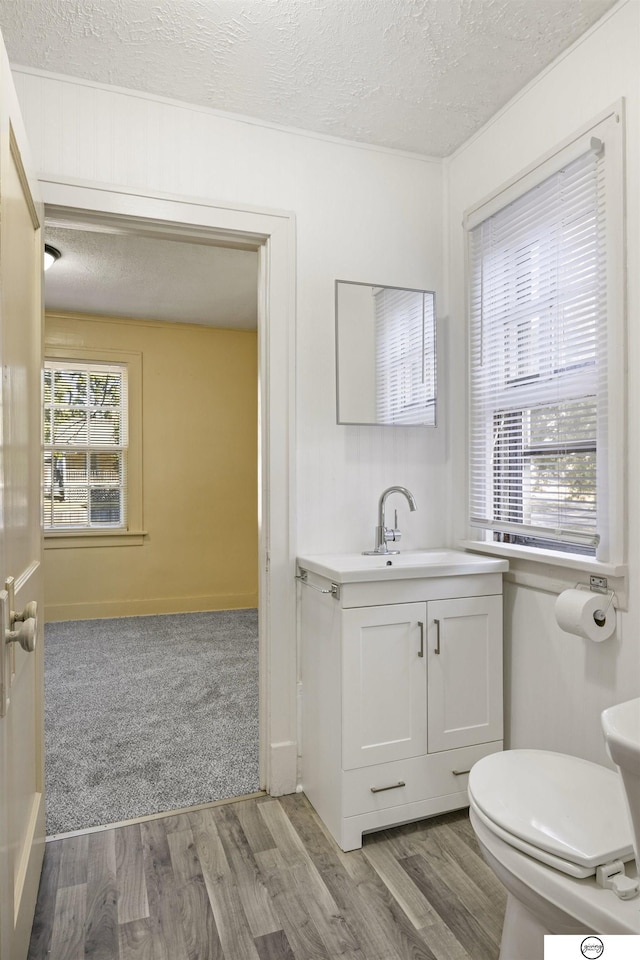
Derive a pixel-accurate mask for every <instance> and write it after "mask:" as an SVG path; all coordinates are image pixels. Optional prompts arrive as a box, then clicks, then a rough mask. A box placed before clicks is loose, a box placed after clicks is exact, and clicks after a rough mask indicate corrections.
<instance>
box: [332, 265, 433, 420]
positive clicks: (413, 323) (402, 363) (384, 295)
mask: <svg viewBox="0 0 640 960" xmlns="http://www.w3.org/2000/svg"><path fill="white" fill-rule="evenodd" d="M336 389H337V412H338V417H337V419H338V423H342V424H384V425H393V424H395V425H399V426H428V427H434V426H435V425H436V310H435V294H434V293H433V292H432V291H431V290H407V289H403V288H401V287H385V286H379V285H375V284H371V283H353V282H350V281H347V280H336Z"/></svg>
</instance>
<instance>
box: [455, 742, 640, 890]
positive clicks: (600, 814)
mask: <svg viewBox="0 0 640 960" xmlns="http://www.w3.org/2000/svg"><path fill="white" fill-rule="evenodd" d="M469 798H470V801H471V803H472V806H473V808H474V810H475V812H476V814H477V815H478V817H479V818H480V819H481V820H482V822H483V823H485V825H486V826H487V828H488V829H490V830H492V831H493V832H494V833H495V834H496V835H497V836H499V837H500V838H501V839H502V840H504V841H505V842H506V843H508V844H510V845H511V846H513V847H515V848H516V849H518V850H521V851H522V852H524V853H526V854H527V855H528V856H530V857H533V858H534V859H536V860H540V861H541V862H542V863H546V864H548V865H549V866H552V867H554V868H555V869H557V870H560V871H562V872H563V873H566V874H569V876H572V877H578V878H583V877H589V876H592V875H593V874H594V873H595V871H596V867H598V866H600V865H601V864H604V863H609V862H611V861H612V860H622V861H623V862H624V861H628V860H632V859H633V858H634V852H633V840H632V833H631V826H630V823H629V817H628V813H627V807H626V801H625V796H624V790H623V788H622V785H621V783H620V780H619V778H618V776H617V774H616V773H614V772H613V771H611V770H608V769H607V768H606V767H602V766H600V765H598V764H595V763H590V762H589V761H587V760H582V759H580V758H578V757H570V756H565V755H564V754H559V753H551V752H548V751H545V750H507V751H504V752H503V753H494V754H491V755H490V756H488V757H484V758H483V759H482V760H480V761H478V763H477V764H475V765H474V766H473V767H472V769H471V773H470V775H469Z"/></svg>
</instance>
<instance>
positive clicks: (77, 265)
mask: <svg viewBox="0 0 640 960" xmlns="http://www.w3.org/2000/svg"><path fill="white" fill-rule="evenodd" d="M45 239H46V241H47V243H50V244H53V246H54V247H57V248H58V249H59V250H60V251H61V253H62V256H61V258H60V259H59V260H58V261H57V262H56V263H54V265H53V266H52V267H51V268H50V269H49V270H47V272H46V273H45V306H46V308H47V310H52V311H55V310H61V311H65V312H69V311H71V312H76V313H89V314H102V315H106V316H115V317H119V316H120V317H139V318H141V319H145V320H148V319H153V320H174V321H179V322H180V321H182V322H190V323H201V324H207V325H210V326H217V327H229V328H232V329H233V328H240V329H255V327H256V322H257V303H258V255H257V253H255V252H254V251H250V250H230V249H227V248H224V247H213V246H210V245H206V244H200V243H186V242H184V243H183V242H178V241H174V240H159V239H151V238H148V237H138V236H135V235H122V234H111V233H97V232H94V231H85V230H75V229H67V228H62V227H51V226H48V227H47V228H46V230H45Z"/></svg>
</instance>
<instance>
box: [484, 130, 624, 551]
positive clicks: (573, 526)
mask: <svg viewBox="0 0 640 960" xmlns="http://www.w3.org/2000/svg"><path fill="white" fill-rule="evenodd" d="M609 162H610V158H609V157H608V155H607V150H606V146H605V144H604V143H603V142H602V141H600V140H597V139H595V138H594V139H591V140H589V139H587V140H586V141H585V145H584V149H583V151H582V152H578V153H577V155H576V150H575V148H574V149H573V151H572V157H571V159H570V160H569V161H568V162H566V163H565V165H563V166H562V167H560V168H559V169H556V171H555V172H554V173H552V174H551V175H550V176H547V177H546V178H545V179H543V180H542V181H541V182H539V183H537V184H536V185H535V186H533V187H532V188H531V189H529V190H527V191H526V192H524V193H522V194H521V195H520V196H519V197H517V198H515V199H511V200H510V202H508V203H507V204H506V205H505V206H504V207H502V208H498V209H497V210H496V211H495V212H493V213H492V214H491V215H490V216H488V217H486V219H481V220H480V221H479V222H476V223H475V225H472V226H471V229H469V238H468V239H469V268H470V336H471V343H470V369H471V393H470V398H471V403H470V524H471V526H472V527H475V528H480V529H484V530H485V531H486V537H487V539H490V540H493V541H500V542H506V543H517V544H521V545H527V546H534V547H536V546H537V547H539V548H544V549H557V550H565V551H570V552H576V553H584V554H591V555H593V556H597V555H598V545H599V543H600V541H601V539H602V536H603V524H606V523H607V521H608V518H609V515H610V509H609V501H610V497H609V496H608V489H607V488H608V484H609V481H610V479H611V478H610V457H609V448H610V440H609V437H608V432H609V426H610V423H611V417H610V410H609V400H608V397H609V384H610V378H611V370H610V369H609V356H610V351H609V349H608V344H609V342H610V332H611V331H610V324H611V323H616V322H617V320H618V318H616V317H612V316H611V315H610V310H609V307H610V302H611V300H610V297H609V294H608V290H609V286H610V273H611V271H610V270H609V263H608V258H609V252H608V251H609V249H610V246H609V243H608V236H607V234H608V230H609V229H610V223H611V220H610V216H609V213H610V211H609V210H608V200H609V198H608V192H607V189H608V188H607V183H608V182H609V180H608V178H607V175H606V171H607V163H609ZM494 208H495V205H494ZM606 540H607V542H608V541H609V536H608V532H607V534H606Z"/></svg>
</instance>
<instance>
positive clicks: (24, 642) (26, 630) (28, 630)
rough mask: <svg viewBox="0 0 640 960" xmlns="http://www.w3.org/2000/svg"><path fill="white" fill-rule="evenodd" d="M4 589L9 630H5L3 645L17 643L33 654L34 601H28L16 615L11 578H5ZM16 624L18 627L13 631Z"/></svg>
mask: <svg viewBox="0 0 640 960" xmlns="http://www.w3.org/2000/svg"><path fill="white" fill-rule="evenodd" d="M5 588H6V590H7V599H8V602H9V629H8V630H5V635H4V636H5V643H7V644H9V643H19V644H20V646H21V647H22V649H23V650H25V651H26V652H27V653H33V651H34V650H35V648H36V635H37V633H38V604H37V602H36V601H35V600H30V601H29V603H28V604H27V605H26V607H25V608H24V610H23V611H22V613H16V612H15V610H14V609H13V605H14V595H15V581H14V579H13V577H7V579H6V580H5ZM16 624H19V626H18V629H17V630H14V629H13V628H14V627H15V625H16Z"/></svg>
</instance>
